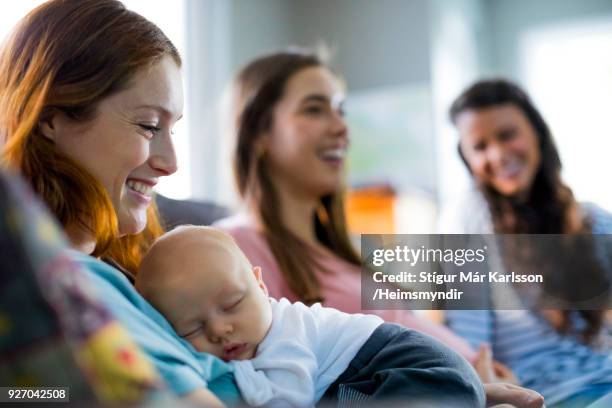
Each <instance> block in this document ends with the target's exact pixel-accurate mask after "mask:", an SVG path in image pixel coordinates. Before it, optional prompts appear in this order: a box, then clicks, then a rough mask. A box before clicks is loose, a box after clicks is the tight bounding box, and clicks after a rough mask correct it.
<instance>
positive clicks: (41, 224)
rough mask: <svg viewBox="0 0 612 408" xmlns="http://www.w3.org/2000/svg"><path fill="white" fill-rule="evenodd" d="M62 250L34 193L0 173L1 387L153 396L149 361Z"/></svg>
mask: <svg viewBox="0 0 612 408" xmlns="http://www.w3.org/2000/svg"><path fill="white" fill-rule="evenodd" d="M66 248H67V242H66V240H65V238H64V237H63V235H62V232H61V229H60V228H59V226H58V225H57V224H56V223H55V222H54V220H53V219H52V217H51V216H50V215H49V214H48V212H47V211H46V210H45V209H44V208H43V206H42V205H41V204H40V203H39V202H38V200H37V197H36V196H35V195H34V194H33V193H32V192H31V191H30V190H29V189H27V188H26V187H25V186H24V185H23V183H22V182H21V181H20V180H18V179H17V177H16V176H14V175H7V174H6V173H0V265H2V267H1V268H0V384H2V385H5V386H45V387H51V386H58V387H59V386H69V387H70V400H71V401H91V402H99V403H103V404H106V403H124V402H134V401H143V400H149V399H150V398H151V397H153V396H156V395H158V390H159V389H161V382H160V380H159V377H158V375H157V373H156V371H155V369H154V368H153V366H152V364H151V363H150V362H149V360H148V359H147V358H146V356H145V355H144V354H143V353H142V352H141V351H140V350H139V349H138V347H137V346H136V345H135V344H134V343H133V342H132V340H131V339H130V338H129V336H128V334H127V331H126V330H125V329H124V328H123V327H122V326H121V325H119V324H118V323H117V322H116V321H115V320H114V318H113V317H112V316H111V315H110V313H109V312H108V311H107V310H106V309H105V307H104V306H103V305H102V303H101V302H99V301H98V299H96V296H95V294H94V291H92V287H91V283H90V282H89V281H88V279H87V276H86V275H85V274H84V273H82V271H81V270H80V269H79V266H78V265H77V264H76V263H74V262H73V261H71V259H70V258H69V256H68V254H67V251H66Z"/></svg>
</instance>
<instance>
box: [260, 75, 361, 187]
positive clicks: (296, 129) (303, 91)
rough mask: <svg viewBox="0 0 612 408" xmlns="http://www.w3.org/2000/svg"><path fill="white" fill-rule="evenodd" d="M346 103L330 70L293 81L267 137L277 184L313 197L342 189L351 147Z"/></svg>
mask: <svg viewBox="0 0 612 408" xmlns="http://www.w3.org/2000/svg"><path fill="white" fill-rule="evenodd" d="M343 103H344V92H343V90H342V86H341V83H340V81H339V80H338V78H336V77H335V76H334V74H332V72H331V71H330V70H329V69H327V68H325V67H321V66H315V67H309V68H304V69H302V70H301V71H298V72H297V73H295V74H294V75H293V76H291V77H290V78H289V80H288V81H287V84H286V85H285V90H284V92H283V97H282V98H281V99H280V101H279V102H278V103H277V104H276V106H275V107H274V110H273V120H272V125H271V129H270V130H269V131H268V132H266V133H265V134H264V135H262V136H263V137H262V139H261V142H262V143H263V145H264V150H265V151H266V153H267V156H266V159H267V165H268V170H269V171H270V174H271V176H272V177H273V178H274V180H275V182H277V183H281V184H282V185H283V186H284V187H285V188H288V189H291V190H296V191H299V192H300V193H302V194H306V195H308V196H313V197H320V196H322V195H325V194H330V193H333V192H334V191H335V190H337V189H338V188H340V186H341V185H342V182H343V176H344V161H345V157H346V152H347V149H348V143H349V138H348V128H347V125H346V122H345V120H344V117H343V115H344V112H343Z"/></svg>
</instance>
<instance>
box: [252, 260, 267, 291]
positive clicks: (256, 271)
mask: <svg viewBox="0 0 612 408" xmlns="http://www.w3.org/2000/svg"><path fill="white" fill-rule="evenodd" d="M253 275H255V279H257V283H258V284H259V287H260V288H261V290H263V292H264V293H265V295H266V296H268V287H267V286H266V284H265V283H264V281H263V277H262V273H261V267H259V266H254V267H253Z"/></svg>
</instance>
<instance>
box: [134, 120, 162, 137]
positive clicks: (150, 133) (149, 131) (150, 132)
mask: <svg viewBox="0 0 612 408" xmlns="http://www.w3.org/2000/svg"><path fill="white" fill-rule="evenodd" d="M138 126H139V127H140V128H141V129H142V130H143V131H144V132H145V133H146V135H147V137H148V138H149V139H151V138H153V137H154V136H156V135H157V134H158V133H159V132H160V131H161V128H159V127H157V126H153V125H146V124H143V123H140V124H139V125H138Z"/></svg>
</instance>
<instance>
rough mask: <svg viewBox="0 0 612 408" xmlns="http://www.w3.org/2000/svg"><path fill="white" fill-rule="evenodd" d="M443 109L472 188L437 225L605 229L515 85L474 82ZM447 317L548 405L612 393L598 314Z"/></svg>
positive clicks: (531, 230)
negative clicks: (571, 183) (576, 191)
mask: <svg viewBox="0 0 612 408" xmlns="http://www.w3.org/2000/svg"><path fill="white" fill-rule="evenodd" d="M450 115H451V119H452V121H453V123H454V124H455V126H456V127H457V130H458V132H459V137H460V142H459V152H460V155H461V157H462V159H463V161H464V163H465V164H466V166H467V168H468V169H469V171H470V173H471V174H472V177H473V179H474V182H475V185H476V187H477V191H476V192H475V194H473V195H471V196H469V198H466V199H465V200H464V202H463V203H462V204H461V205H459V206H457V210H456V211H455V214H452V215H449V213H447V215H446V217H444V218H443V220H442V221H441V229H442V230H443V231H444V232H452V233H496V234H585V233H586V234H610V233H612V215H611V214H609V213H608V212H606V211H604V210H603V209H601V208H599V207H597V206H595V205H593V204H580V203H578V202H577V201H576V200H575V198H574V196H573V194H572V191H571V190H570V188H569V187H567V186H566V185H565V184H564V183H563V181H562V179H561V160H560V158H559V154H558V152H557V149H556V147H555V144H554V142H553V139H552V136H551V132H550V130H549V128H548V126H547V124H546V122H545V121H544V119H543V118H542V116H541V115H540V113H539V112H538V111H537V109H536V108H535V106H534V105H533V103H532V102H531V100H530V98H529V97H528V96H527V95H526V94H525V92H523V91H522V90H521V89H520V88H519V87H518V86H516V85H515V84H512V83H510V82H508V81H505V80H488V81H481V82H478V83H476V84H474V85H472V86H471V87H469V88H468V89H467V90H466V91H464V92H463V93H462V94H461V95H460V96H459V97H458V98H457V99H456V100H455V102H454V103H453V105H452V107H451V110H450ZM457 220H460V221H459V222H457ZM445 221H447V222H445ZM608 272H609V271H608ZM607 279H608V280H609V279H610V276H608V278H607ZM447 315H448V320H449V323H450V325H451V327H452V328H453V329H454V330H455V331H456V332H457V333H459V334H461V335H463V336H464V337H466V339H468V340H469V341H470V343H471V344H472V345H474V346H478V344H479V343H481V342H489V343H491V347H492V350H493V355H494V357H495V358H496V359H498V360H499V361H501V362H502V363H504V364H507V365H508V366H509V367H510V368H511V369H512V370H513V371H514V372H515V374H516V375H517V376H518V378H519V379H520V380H521V382H522V384H523V385H525V386H527V387H530V388H533V389H535V390H536V391H539V392H541V393H542V394H543V395H544V397H545V398H546V401H547V404H548V405H549V406H563V407H583V406H586V405H588V404H591V403H594V402H595V401H597V400H598V399H600V398H612V397H611V396H610V394H611V393H612V357H611V353H610V348H609V347H608V348H606V347H605V346H600V347H598V344H605V342H604V341H602V338H601V337H602V336H604V335H605V330H604V329H605V327H604V326H605V324H606V323H605V311H603V310H586V311H574V312H570V311H558V310H552V311H550V310H549V311H546V312H535V311H527V310H513V311H490V312H457V311H455V312H449V313H448V314H447ZM606 395H607V397H606ZM606 401H607V400H606Z"/></svg>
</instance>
